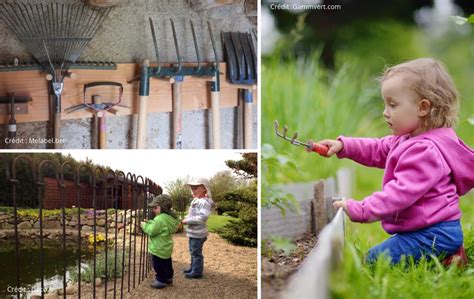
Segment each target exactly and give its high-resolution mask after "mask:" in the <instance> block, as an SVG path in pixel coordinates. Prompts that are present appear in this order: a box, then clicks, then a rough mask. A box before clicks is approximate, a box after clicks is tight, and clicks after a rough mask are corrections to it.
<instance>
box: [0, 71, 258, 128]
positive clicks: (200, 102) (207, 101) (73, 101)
mask: <svg viewBox="0 0 474 299" xmlns="http://www.w3.org/2000/svg"><path fill="white" fill-rule="evenodd" d="M220 70H221V73H222V74H221V78H220V79H221V101H220V107H221V108H225V107H235V106H237V104H238V89H237V88H235V87H234V86H233V85H232V84H230V83H228V82H227V81H226V77H225V76H226V74H225V72H226V66H225V63H222V64H221V67H220ZM72 71H73V72H74V73H75V74H76V79H69V78H66V79H65V80H64V91H63V95H62V109H63V110H64V109H66V108H68V107H71V106H74V105H78V104H82V103H83V88H84V84H85V83H89V82H95V81H115V82H120V83H122V84H123V86H124V93H123V99H122V104H123V105H125V106H128V107H129V108H120V112H121V115H131V114H136V113H138V98H139V96H138V85H139V82H138V81H136V82H134V83H132V84H128V83H127V81H129V80H131V79H133V78H135V77H136V76H138V75H139V73H140V72H139V65H138V64H133V63H124V64H118V65H117V69H116V70H79V69H78V70H72ZM210 79H211V78H198V77H185V79H184V82H183V91H182V92H183V94H182V99H183V103H182V105H183V106H182V109H183V110H184V111H186V110H198V109H210V108H211V93H210V90H209V84H210V83H209V82H208V80H210ZM48 84H49V82H48V81H47V80H46V74H44V73H41V72H39V71H18V72H0V95H7V93H8V92H15V95H17V96H30V97H31V98H32V101H31V102H29V103H28V111H29V112H28V114H24V115H18V116H17V122H18V123H22V122H34V121H48V120H49V119H50V117H49V98H48V87H49V85H48ZM92 94H95V95H101V96H102V100H103V101H104V102H109V101H111V100H113V99H116V97H117V96H118V91H117V88H112V87H107V86H104V87H97V88H94V89H93V90H91V91H87V94H86V101H87V102H89V103H91V102H92V99H91V97H92ZM256 100H257V93H256V92H254V103H256ZM148 109H149V110H148V113H153V112H171V83H170V81H169V80H159V79H155V78H152V79H151V80H150V97H149V103H148ZM92 115H93V114H91V113H89V112H88V111H86V110H81V111H78V112H74V113H71V114H66V113H63V114H62V118H63V119H77V118H90V117H92ZM7 122H8V116H7V115H3V116H2V115H0V124H5V123H7Z"/></svg>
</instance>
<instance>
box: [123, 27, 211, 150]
mask: <svg viewBox="0 0 474 299" xmlns="http://www.w3.org/2000/svg"><path fill="white" fill-rule="evenodd" d="M169 21H170V25H171V29H172V34H173V40H174V46H175V51H176V60H177V63H176V64H174V65H171V66H164V65H163V63H162V61H161V59H160V52H159V47H158V42H157V38H156V32H155V26H154V24H153V20H152V18H149V22H150V28H151V33H152V38H153V46H154V49H155V55H156V64H157V65H156V66H150V64H149V61H148V60H147V59H146V60H144V63H143V64H142V69H141V73H140V76H139V78H135V79H134V80H132V81H129V83H131V82H133V81H135V80H137V79H139V80H140V88H139V95H140V102H139V112H138V126H137V128H138V132H137V142H136V148H137V149H140V148H145V145H146V118H147V117H146V114H147V105H148V96H149V93H150V92H149V88H150V78H151V77H154V78H158V79H163V78H169V79H170V80H169V82H170V83H171V84H172V85H173V100H172V107H173V108H172V112H173V115H172V122H173V134H172V148H176V149H181V147H182V140H181V135H182V133H181V131H182V110H181V88H182V87H181V85H182V81H183V80H184V77H185V76H193V77H207V78H211V80H212V82H211V94H212V95H213V98H214V99H215V98H216V97H215V94H214V93H217V92H219V90H220V81H219V76H220V72H219V60H218V57H217V52H216V47H215V41H214V36H213V33H212V28H211V25H210V23H209V22H207V26H208V30H209V35H210V38H211V43H212V48H213V51H214V57H215V60H214V62H213V63H211V64H206V65H203V63H202V61H201V56H200V53H199V47H198V42H197V38H196V32H195V28H194V23H193V22H192V21H191V20H190V21H189V24H190V27H191V31H192V35H193V44H194V49H195V52H196V59H197V65H195V66H189V65H184V64H183V58H182V57H181V54H180V47H179V43H178V39H177V34H176V28H175V23H174V21H173V19H171V18H170V20H169ZM213 106H214V105H213ZM218 115H219V114H218V112H215V110H214V109H213V126H219V125H220V121H219V119H218ZM216 116H217V117H216ZM219 134H220V133H219ZM219 134H217V133H215V132H214V134H213V138H216V137H217V138H218V136H217V135H219ZM213 143H214V146H218V144H219V141H218V140H215V139H214V142H213Z"/></svg>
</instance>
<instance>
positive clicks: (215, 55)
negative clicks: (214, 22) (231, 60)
mask: <svg viewBox="0 0 474 299" xmlns="http://www.w3.org/2000/svg"><path fill="white" fill-rule="evenodd" d="M207 28H208V29H209V36H210V37H211V44H212V51H213V52H214V60H215V63H216V64H217V65H218V64H219V58H218V57H217V50H216V42H215V40H214V34H213V33H212V27H211V23H210V22H209V21H207Z"/></svg>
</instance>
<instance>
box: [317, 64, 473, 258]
mask: <svg viewBox="0 0 474 299" xmlns="http://www.w3.org/2000/svg"><path fill="white" fill-rule="evenodd" d="M381 84H382V86H381V90H382V97H383V100H384V103H385V110H384V112H383V116H384V118H385V120H386V122H387V124H388V126H389V127H390V129H391V130H392V133H393V135H390V136H386V137H383V138H351V137H345V136H339V137H338V138H337V140H323V141H320V142H319V144H322V145H326V146H327V147H328V148H329V151H328V153H327V156H331V155H333V154H336V155H337V157H338V158H349V159H352V160H354V161H356V162H358V163H360V164H363V165H366V166H369V167H378V168H384V169H385V173H384V176H383V187H382V190H381V191H378V192H375V193H373V194H372V195H370V196H368V197H366V198H364V199H363V200H362V201H355V200H352V199H349V200H343V201H340V202H335V203H334V207H335V208H339V207H342V208H343V209H344V210H345V212H346V213H347V215H348V216H349V218H350V219H351V220H352V221H354V222H361V223H369V222H374V221H378V220H380V221H381V222H382V226H383V228H384V229H385V231H386V232H387V233H389V234H392V235H393V236H391V237H390V238H389V239H387V240H385V241H384V242H382V243H381V244H379V245H377V246H375V247H373V248H371V249H370V250H369V253H368V256H367V261H368V262H373V261H374V260H376V259H377V257H378V256H379V255H380V254H382V253H384V254H386V255H388V257H390V258H391V263H392V264H396V263H398V262H400V259H401V258H402V256H406V257H408V256H411V257H413V259H414V260H415V261H418V260H420V258H421V257H422V256H428V255H429V254H434V255H436V256H441V257H443V256H450V255H453V254H454V253H456V252H460V254H461V256H463V257H464V258H465V255H464V252H463V251H464V250H463V248H462V244H463V233H462V229H461V224H460V221H459V219H460V218H461V211H460V209H459V197H460V196H462V195H464V194H466V193H467V192H468V191H469V190H471V189H472V188H473V186H474V152H473V150H471V149H470V148H469V147H468V146H467V145H465V144H464V143H463V141H462V140H461V139H459V138H458V137H457V136H456V133H455V131H454V130H453V126H454V125H455V122H456V118H457V113H458V93H457V91H456V88H455V87H454V84H453V82H452V80H451V78H450V76H449V75H448V73H447V71H446V70H445V68H444V67H443V65H442V64H441V63H440V62H438V61H436V60H434V59H430V58H421V59H416V60H412V61H408V62H405V63H402V64H399V65H396V66H394V67H391V68H388V69H387V70H386V71H385V74H384V75H383V77H382V79H381Z"/></svg>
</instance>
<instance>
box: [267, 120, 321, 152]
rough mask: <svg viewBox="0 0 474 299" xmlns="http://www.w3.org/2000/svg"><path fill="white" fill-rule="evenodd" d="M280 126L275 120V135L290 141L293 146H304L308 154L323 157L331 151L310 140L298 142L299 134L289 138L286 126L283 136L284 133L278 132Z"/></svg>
mask: <svg viewBox="0 0 474 299" xmlns="http://www.w3.org/2000/svg"><path fill="white" fill-rule="evenodd" d="M279 126H280V125H279V124H278V121H276V120H275V135H277V136H278V137H281V138H283V139H285V140H287V141H289V142H290V143H291V144H293V145H297V146H304V147H305V148H306V150H307V151H308V152H316V153H318V154H320V155H322V156H326V155H327V153H328V150H329V148H328V147H327V146H324V145H321V144H317V143H314V142H313V141H312V140H309V141H308V142H306V143H305V142H301V141H299V140H296V138H298V133H297V132H295V134H293V137H292V138H289V137H287V136H286V133H287V132H288V127H287V126H286V125H285V126H284V127H283V134H282V133H280V132H278V128H279Z"/></svg>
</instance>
